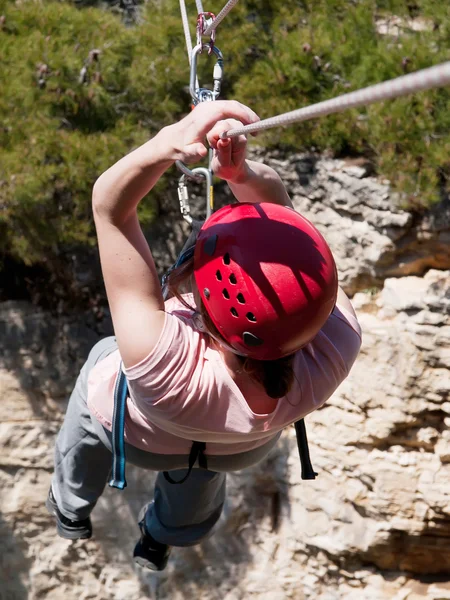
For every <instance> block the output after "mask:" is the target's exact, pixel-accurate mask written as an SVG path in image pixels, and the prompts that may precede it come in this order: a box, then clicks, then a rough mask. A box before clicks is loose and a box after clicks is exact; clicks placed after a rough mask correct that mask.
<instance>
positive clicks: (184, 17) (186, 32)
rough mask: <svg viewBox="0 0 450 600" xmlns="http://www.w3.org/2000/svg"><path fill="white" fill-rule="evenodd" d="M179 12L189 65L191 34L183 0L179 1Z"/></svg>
mask: <svg viewBox="0 0 450 600" xmlns="http://www.w3.org/2000/svg"><path fill="white" fill-rule="evenodd" d="M180 11H181V20H182V21H183V30H184V38H185V40H186V50H187V54H188V60H189V64H191V54H192V39H191V32H190V31H189V20H188V16H187V10H186V3H185V1H184V0H180Z"/></svg>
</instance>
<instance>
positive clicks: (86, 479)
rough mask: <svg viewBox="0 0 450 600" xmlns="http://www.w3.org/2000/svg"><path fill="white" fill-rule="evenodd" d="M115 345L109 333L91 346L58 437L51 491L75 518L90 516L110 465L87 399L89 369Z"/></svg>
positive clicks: (64, 510) (61, 507)
mask: <svg viewBox="0 0 450 600" xmlns="http://www.w3.org/2000/svg"><path fill="white" fill-rule="evenodd" d="M116 348H117V344H116V342H115V338H113V337H110V338H105V339H104V340H101V341H100V342H98V343H97V344H96V345H95V346H94V347H93V349H92V350H91V352H90V354H89V357H88V360H87V361H86V363H85V365H84V367H83V368H82V369H81V372H80V375H79V377H78V379H77V382H76V385H75V388H74V390H73V392H72V395H71V397H70V401H69V405H68V408H67V412H66V416H65V418H64V423H63V425H62V427H61V429H60V431H59V434H58V436H57V439H56V445H55V472H54V475H53V478H52V492H53V497H54V500H55V502H56V504H57V507H58V509H59V511H60V512H61V513H62V515H64V517H66V518H67V519H70V520H72V521H81V520H85V519H87V518H88V517H89V514H90V513H91V511H92V509H93V508H94V506H95V504H96V502H97V500H98V498H99V497H100V496H101V494H102V492H103V490H104V487H105V484H106V481H107V479H108V475H109V471H110V468H111V452H110V451H109V450H108V448H106V447H105V445H104V444H103V443H102V442H101V441H100V440H99V438H98V435H97V433H96V431H95V429H94V427H93V424H92V419H91V415H90V412H89V410H88V408H87V405H86V399H87V379H88V375H89V371H90V370H91V368H92V367H93V366H94V365H95V364H96V363H97V362H99V361H100V360H101V359H102V358H105V357H106V356H108V354H110V353H111V352H113V351H114V350H115V349H116Z"/></svg>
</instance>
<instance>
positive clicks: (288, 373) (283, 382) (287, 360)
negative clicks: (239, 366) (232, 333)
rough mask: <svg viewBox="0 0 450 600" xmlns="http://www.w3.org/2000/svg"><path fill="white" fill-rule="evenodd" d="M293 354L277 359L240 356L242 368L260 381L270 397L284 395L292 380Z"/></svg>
mask: <svg viewBox="0 0 450 600" xmlns="http://www.w3.org/2000/svg"><path fill="white" fill-rule="evenodd" d="M294 356H295V355H294V354H291V355H290V356H285V357H284V358H279V359H278V360H255V359H254V358H244V357H242V358H241V360H242V363H243V370H244V372H245V373H247V374H248V375H249V376H250V377H251V378H252V379H254V380H255V381H257V382H258V383H260V384H261V385H262V386H263V387H264V389H265V391H266V394H267V395H268V396H269V397H270V398H281V397H282V396H285V395H286V394H287V393H288V392H289V390H290V388H291V386H292V383H293V381H294V369H293V363H294Z"/></svg>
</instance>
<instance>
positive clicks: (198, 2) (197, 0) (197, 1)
mask: <svg viewBox="0 0 450 600" xmlns="http://www.w3.org/2000/svg"><path fill="white" fill-rule="evenodd" d="M195 5H196V7H197V12H198V14H200V13H202V12H205V11H204V10H203V4H202V0H195Z"/></svg>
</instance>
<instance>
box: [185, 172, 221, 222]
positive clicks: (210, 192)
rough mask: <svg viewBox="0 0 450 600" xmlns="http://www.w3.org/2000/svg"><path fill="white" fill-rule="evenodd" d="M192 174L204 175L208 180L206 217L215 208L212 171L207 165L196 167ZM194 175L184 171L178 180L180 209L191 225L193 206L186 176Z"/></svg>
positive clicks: (196, 175) (206, 180)
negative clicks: (190, 203) (190, 202)
mask: <svg viewBox="0 0 450 600" xmlns="http://www.w3.org/2000/svg"><path fill="white" fill-rule="evenodd" d="M191 173H192V175H193V176H195V177H196V178H197V177H198V176H200V177H202V178H203V177H204V178H205V182H206V218H208V217H210V216H211V213H212V210H213V208H214V195H213V183H212V173H211V171H210V170H209V169H206V168H205V167H196V168H195V169H192V171H191ZM192 175H188V174H187V173H183V175H182V176H181V177H180V179H179V180H178V200H179V202H180V211H181V215H182V217H183V219H184V220H185V221H187V222H188V223H189V224H190V225H191V224H192V217H191V207H190V205H189V192H188V188H187V185H186V178H187V177H192Z"/></svg>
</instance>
